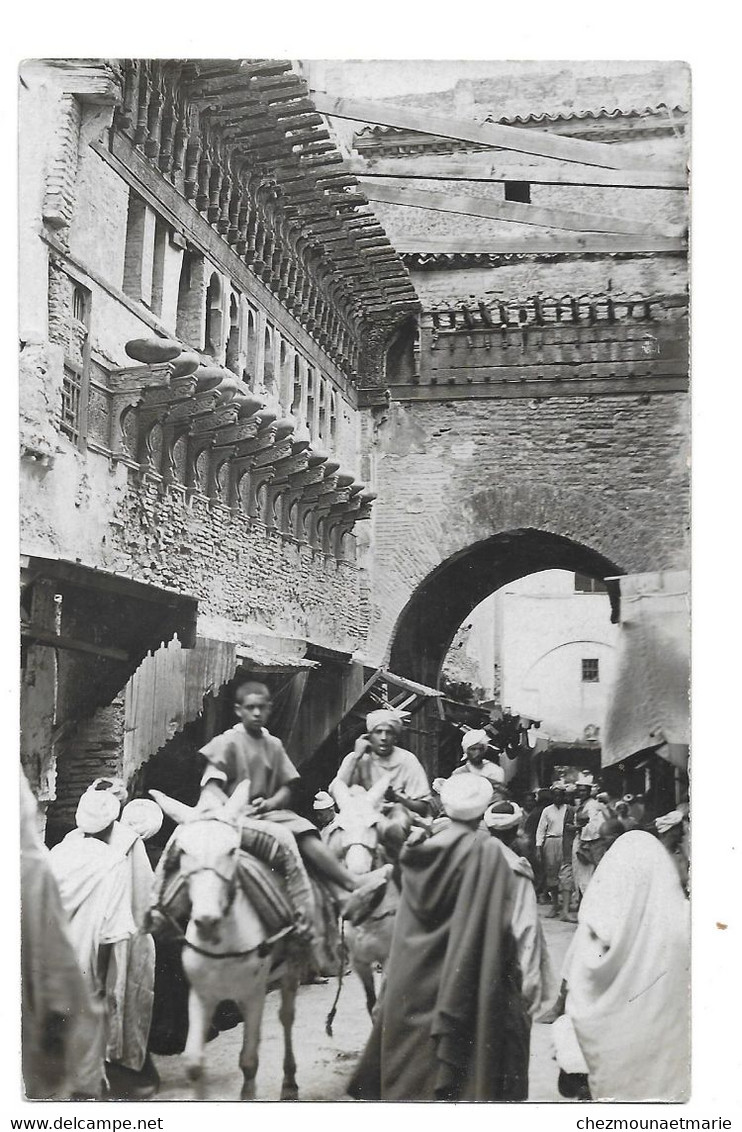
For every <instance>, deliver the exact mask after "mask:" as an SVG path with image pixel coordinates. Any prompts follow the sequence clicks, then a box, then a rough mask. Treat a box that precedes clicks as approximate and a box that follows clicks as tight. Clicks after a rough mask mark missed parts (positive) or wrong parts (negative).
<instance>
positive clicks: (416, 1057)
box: [348, 774, 528, 1101]
mask: <svg viewBox="0 0 742 1132" xmlns="http://www.w3.org/2000/svg"><path fill="white" fill-rule="evenodd" d="M440 797H441V803H442V806H443V810H444V812H445V813H446V815H447V816H448V818H449V819H450V821H449V822H448V823H447V824H446V825H445V826H444V827H443V828H442V829H441V830H440V831H439V832H438V833H434V834H433V835H432V836H431V837H428V838H425V837H424V836H423V837H421V838H420V839H419V840H417V841H416V842H415V843H414V844H412V843H410V842H409V841H408V842H407V844H406V845H405V847H404V848H403V850H402V852H401V854H400V857H399V863H400V868H401V873H402V885H401V887H402V896H401V900H400V904H399V908H398V910H397V916H396V920H395V925H394V935H393V938H392V946H391V951H390V954H389V960H388V963H387V969H386V985H385V988H384V991H383V993H382V997H381V999H380V1000H379V1005H378V1014H377V1016H376V1019H375V1022H374V1027H373V1030H372V1032H371V1036H370V1038H369V1040H368V1043H367V1045H366V1049H365V1050H364V1052H363V1055H362V1057H361V1060H360V1063H359V1065H358V1068H357V1069H356V1072H355V1073H354V1075H353V1078H352V1080H351V1082H350V1085H349V1089H348V1091H349V1093H350V1095H351V1096H353V1097H355V1098H356V1099H357V1100H386V1101H435V1100H445V1101H504V1100H525V1099H526V1091H527V1082H526V1081H524V1080H523V1076H522V1061H523V1058H522V1051H523V1049H524V1047H525V1045H526V1044H527V1041H528V1035H527V1033H525V1032H524V1019H523V1011H522V997H521V994H522V992H521V990H520V975H519V971H518V958H517V955H516V950H515V943H514V940H513V936H512V932H511V918H512V909H513V901H514V897H515V879H514V874H513V872H512V871H511V869H510V867H509V865H508V862H507V860H506V858H505V854H504V852H503V850H502V847H501V846H500V845H499V844H498V843H497V841H495V839H494V838H492V837H490V836H489V834H487V833H486V832H485V831H480V830H478V828H477V827H478V826H479V823H480V821H481V819H482V815H483V813H484V811H485V808H486V807H487V805H488V804H489V803H490V802H491V800H492V788H491V786H490V784H489V783H488V782H486V781H485V780H484V779H483V778H481V777H480V776H479V775H474V774H465V775H464V774H462V775H456V776H454V777H452V778H449V779H447V780H446V781H445V782H444V783H443V784H442V786H441V792H440Z"/></svg>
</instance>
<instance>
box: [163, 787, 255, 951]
mask: <svg viewBox="0 0 742 1132" xmlns="http://www.w3.org/2000/svg"><path fill="white" fill-rule="evenodd" d="M150 793H151V794H152V796H153V797H154V799H155V801H156V802H157V803H158V804H159V805H160V807H161V809H162V810H163V811H164V812H165V813H166V814H167V815H168V817H170V818H172V819H173V821H176V822H178V823H179V825H178V828H177V829H176V831H175V833H174V834H173V837H172V839H171V841H170V844H169V846H168V851H169V853H170V854H171V855H172V857H173V859H176V860H177V863H178V869H179V872H180V875H181V876H182V877H183V878H184V879H185V880H186V883H187V885H188V895H189V898H190V902H191V923H192V924H193V926H194V927H195V929H196V932H197V934H198V936H199V937H200V938H201V939H202V940H204V941H206V942H210V943H218V942H219V938H220V924H221V922H222V920H223V919H224V916H225V915H226V914H227V912H228V911H229V909H230V907H231V905H232V902H233V900H234V897H235V893H236V891H237V865H238V861H239V849H240V827H239V822H238V819H239V815H240V814H241V813H242V811H243V810H244V808H245V805H246V804H247V800H248V798H249V795H250V783H249V782H241V783H240V784H239V786H237V788H236V789H235V792H234V794H233V795H232V796H231V798H228V799H227V800H226V801H225V803H224V805H223V806H217V807H213V806H212V807H210V808H202V807H200V806H198V807H193V806H186V805H184V803H182V802H177V801H176V800H175V799H174V798H168V797H167V795H166V794H162V793H161V792H160V791H159V790H151V791H150Z"/></svg>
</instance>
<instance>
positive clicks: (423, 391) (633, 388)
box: [389, 366, 688, 401]
mask: <svg viewBox="0 0 742 1132" xmlns="http://www.w3.org/2000/svg"><path fill="white" fill-rule="evenodd" d="M564 368H565V369H566V370H569V368H570V367H568V366H565V367H564ZM687 389H688V377H687V374H664V373H648V374H641V375H639V376H637V375H627V374H620V373H617V374H605V375H604V376H600V375H597V374H596V375H594V376H586V377H574V376H572V375H568V374H565V375H564V376H562V377H560V378H559V379H554V378H547V377H543V378H539V377H535V376H534V377H521V378H517V379H515V380H512V379H511V380H504V381H502V380H500V381H487V382H484V381H482V382H474V383H469V382H467V383H462V384H459V385H445V384H444V385H428V384H425V385H423V384H420V385H391V386H389V393H390V396H391V399H392V401H478V400H482V401H486V400H490V399H493V398H499V399H503V400H510V399H513V398H522V397H528V398H544V397H595V396H598V397H599V396H604V397H618V396H636V395H637V394H640V393H685V392H687Z"/></svg>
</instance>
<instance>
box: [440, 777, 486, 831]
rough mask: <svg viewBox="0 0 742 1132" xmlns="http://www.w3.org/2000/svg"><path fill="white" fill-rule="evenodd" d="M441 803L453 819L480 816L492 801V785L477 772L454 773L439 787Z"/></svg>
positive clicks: (458, 819) (472, 818) (470, 819)
mask: <svg viewBox="0 0 742 1132" xmlns="http://www.w3.org/2000/svg"><path fill="white" fill-rule="evenodd" d="M440 797H441V805H442V806H443V809H444V811H445V812H446V813H447V814H448V816H449V817H450V818H453V819H454V821H474V820H475V818H481V816H482V814H483V813H484V811H485V810H486V809H487V807H488V806H489V804H490V802H491V801H492V786H491V784H490V783H489V782H488V781H487V779H486V778H482V777H481V775H479V774H454V775H453V776H452V777H451V778H447V779H446V781H445V782H444V783H442V785H441V789H440Z"/></svg>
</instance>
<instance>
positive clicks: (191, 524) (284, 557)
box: [109, 482, 368, 651]
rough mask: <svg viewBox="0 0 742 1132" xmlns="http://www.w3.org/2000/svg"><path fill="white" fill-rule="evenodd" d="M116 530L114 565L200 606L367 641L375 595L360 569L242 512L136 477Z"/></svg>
mask: <svg viewBox="0 0 742 1132" xmlns="http://www.w3.org/2000/svg"><path fill="white" fill-rule="evenodd" d="M111 530H112V536H111V539H112V547H111V555H112V563H113V568H114V569H116V570H117V571H121V572H124V573H127V574H130V575H132V576H134V577H136V578H138V579H139V580H140V581H142V582H150V583H152V584H154V585H160V586H167V587H169V588H171V589H175V590H179V591H180V592H182V593H187V594H191V595H193V596H194V597H196V598H198V602H199V612H200V613H202V614H205V615H213V616H216V617H220V618H226V619H229V620H230V621H234V622H250V623H252V624H258V625H262V626H265V627H267V628H270V629H273V630H275V631H276V632H279V633H283V634H286V635H289V636H298V637H304V638H309V639H311V640H312V641H315V642H317V643H320V644H324V645H327V646H328V647H330V648H335V649H339V650H341V651H353V650H354V649H356V648H358V647H359V645H360V644H361V643H362V642H363V640H364V637H365V633H366V628H367V623H368V596H367V593H366V587H365V583H364V579H363V576H362V574H361V572H360V570H359V569H358V568H357V567H356V566H355V565H353V564H351V563H345V562H340V563H338V562H336V561H335V560H334V559H332V560H328V559H325V558H324V556H323V555H321V554H318V553H316V552H314V551H312V550H311V549H309V548H308V547H305V546H302V547H299V546H297V545H296V544H294V543H292V542H289V541H287V540H285V539H283V538H282V537H281V536H280V535H278V534H276V533H275V532H266V530H265V528H264V527H262V525H260V524H259V523H252V524H251V523H250V522H249V520H248V519H247V518H246V517H245V516H244V515H243V514H237V515H231V514H230V512H229V511H228V510H227V509H226V508H224V507H214V506H212V505H210V504H209V503H208V502H206V501H204V500H200V499H195V500H193V501H192V502H191V503H187V502H186V501H185V499H184V496H183V494H182V493H180V492H178V491H175V490H174V491H170V492H168V493H167V494H164V495H162V494H160V493H159V492H158V490H157V487H156V485H154V484H152V485H149V486H147V485H145V486H144V487H143V488H138V487H136V486H135V485H134V484H133V482H132V483H130V485H129V488H128V490H127V491H126V492H125V494H124V496H123V499H122V500H121V503H120V504H119V506H118V508H117V510H116V513H115V515H114V516H112V523H111ZM109 568H110V567H109Z"/></svg>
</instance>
